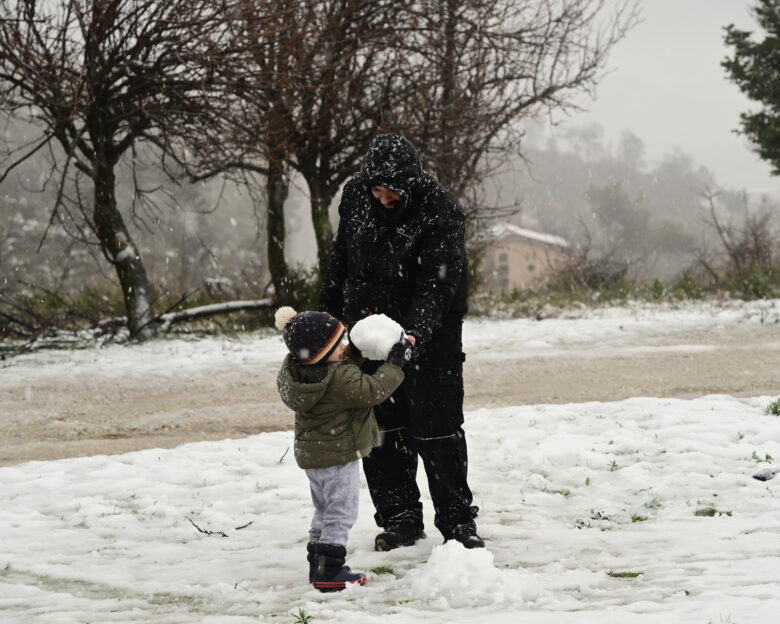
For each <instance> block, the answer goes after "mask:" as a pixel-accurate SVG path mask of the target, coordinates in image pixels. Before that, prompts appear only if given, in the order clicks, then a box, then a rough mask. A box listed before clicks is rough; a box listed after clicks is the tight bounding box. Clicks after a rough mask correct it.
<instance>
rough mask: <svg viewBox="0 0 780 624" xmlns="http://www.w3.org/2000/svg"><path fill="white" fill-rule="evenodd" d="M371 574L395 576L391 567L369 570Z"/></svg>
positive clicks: (383, 566) (378, 567)
mask: <svg viewBox="0 0 780 624" xmlns="http://www.w3.org/2000/svg"><path fill="white" fill-rule="evenodd" d="M369 572H371V573H372V574H395V572H393V568H392V567H391V566H386V565H381V566H377V567H375V568H371V569H370V570H369Z"/></svg>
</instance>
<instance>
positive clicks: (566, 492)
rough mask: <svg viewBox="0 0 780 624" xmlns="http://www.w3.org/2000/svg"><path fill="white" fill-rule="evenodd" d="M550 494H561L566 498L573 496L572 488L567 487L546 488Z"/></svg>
mask: <svg viewBox="0 0 780 624" xmlns="http://www.w3.org/2000/svg"><path fill="white" fill-rule="evenodd" d="M546 491H547V492H548V493H549V494H560V495H561V496H563V497H564V498H569V496H571V490H569V489H566V488H561V489H560V490H546Z"/></svg>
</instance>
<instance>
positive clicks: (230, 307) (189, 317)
mask: <svg viewBox="0 0 780 624" xmlns="http://www.w3.org/2000/svg"><path fill="white" fill-rule="evenodd" d="M273 306H274V300H273V299H271V298H270V297H268V298H266V299H254V300H245V301H226V302H225V303H213V304H210V305H204V306H198V307H195V308H188V309H187V310H180V311H179V312H166V313H165V314H160V315H159V316H157V317H155V319H154V320H155V322H157V323H159V324H160V329H161V330H162V331H168V330H170V328H171V325H174V324H176V323H183V322H186V321H194V320H196V319H201V318H208V317H210V316H217V315H219V314H227V313H229V312H246V311H249V310H267V309H269V308H272V307H273ZM125 325H127V317H125V316H118V317H115V318H110V319H106V320H104V321H100V322H99V323H98V324H97V326H98V328H100V329H109V328H111V327H123V326H125Z"/></svg>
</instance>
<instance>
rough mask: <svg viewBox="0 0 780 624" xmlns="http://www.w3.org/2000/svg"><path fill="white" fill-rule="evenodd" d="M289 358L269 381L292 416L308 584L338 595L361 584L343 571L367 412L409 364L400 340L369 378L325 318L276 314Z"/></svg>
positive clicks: (370, 429) (370, 416)
mask: <svg viewBox="0 0 780 624" xmlns="http://www.w3.org/2000/svg"><path fill="white" fill-rule="evenodd" d="M276 326H277V327H278V328H279V329H280V330H282V331H283V336H284V342H285V344H286V345H287V348H288V349H289V351H290V352H289V353H288V355H287V357H286V358H285V360H284V363H283V364H282V368H281V370H280V371H279V376H278V378H277V387H278V389H279V394H280V396H281V398H282V401H284V403H285V404H286V405H287V406H288V407H289V408H290V409H292V410H294V411H295V460H296V461H297V463H298V465H299V466H300V467H301V468H303V469H304V470H305V471H306V476H307V477H308V478H309V486H310V490H311V499H312V503H313V504H314V516H313V517H312V521H311V528H310V530H309V543H308V544H307V547H306V548H307V553H308V557H307V558H308V561H309V582H310V583H313V584H314V587H316V588H317V589H318V590H320V591H339V590H342V589H344V587H345V586H346V584H347V583H358V584H360V585H362V584H364V583H365V582H366V577H365V575H364V574H361V573H356V572H352V571H351V570H350V569H349V567H347V566H346V565H345V560H346V552H347V551H346V546H347V537H348V535H349V530H350V529H351V528H352V526H353V525H354V524H355V521H356V520H357V511H358V498H359V484H360V462H359V460H360V459H361V458H362V457H365V456H366V455H368V454H369V453H370V452H371V449H372V448H373V447H374V446H377V445H378V443H379V428H378V426H377V423H376V419H375V418H374V413H373V409H372V408H373V406H374V405H377V404H379V403H381V402H382V401H384V400H385V399H387V398H388V397H389V396H390V395H391V394H392V393H393V392H394V391H395V390H396V388H398V386H400V385H401V382H402V381H403V379H404V373H403V371H402V370H401V369H402V368H403V366H404V364H406V362H407V361H408V360H409V358H410V357H411V345H410V343H409V342H408V341H407V340H406V338H405V337H404V336H400V337H399V341H398V342H397V343H396V344H395V345H393V347H392V348H391V349H390V353H389V354H388V356H387V361H386V362H384V363H383V364H382V365H381V366H380V367H379V369H378V370H377V371H376V372H375V373H374V374H373V375H366V374H364V373H363V372H362V371H361V370H360V368H359V357H358V356H357V353H356V352H355V350H354V349H352V348H350V349H349V350H347V341H346V329H345V327H344V325H343V324H342V323H341V322H340V321H339V320H338V319H337V318H335V317H333V316H331V315H330V314H328V313H326V312H301V313H296V312H295V310H293V309H292V308H290V307H283V308H280V309H279V310H277V312H276Z"/></svg>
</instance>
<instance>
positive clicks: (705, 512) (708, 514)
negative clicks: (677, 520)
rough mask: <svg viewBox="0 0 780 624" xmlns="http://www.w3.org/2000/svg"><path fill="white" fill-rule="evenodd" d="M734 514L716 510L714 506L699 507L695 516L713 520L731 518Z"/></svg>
mask: <svg viewBox="0 0 780 624" xmlns="http://www.w3.org/2000/svg"><path fill="white" fill-rule="evenodd" d="M732 513H733V512H731V511H721V510H720V509H716V508H715V507H714V506H713V505H707V506H705V507H699V508H698V509H697V510H696V511H695V512H694V514H693V515H694V516H700V517H703V518H712V517H713V516H730V515H731V514H732Z"/></svg>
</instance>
